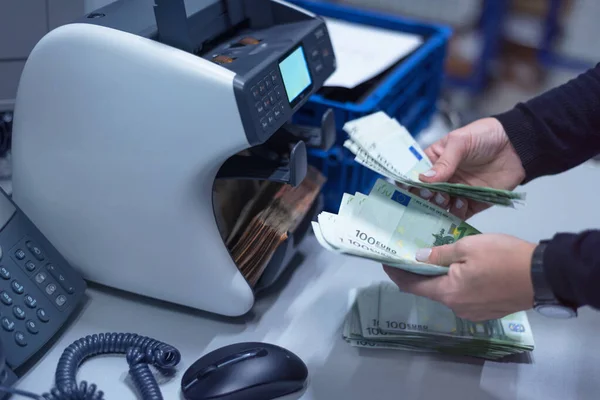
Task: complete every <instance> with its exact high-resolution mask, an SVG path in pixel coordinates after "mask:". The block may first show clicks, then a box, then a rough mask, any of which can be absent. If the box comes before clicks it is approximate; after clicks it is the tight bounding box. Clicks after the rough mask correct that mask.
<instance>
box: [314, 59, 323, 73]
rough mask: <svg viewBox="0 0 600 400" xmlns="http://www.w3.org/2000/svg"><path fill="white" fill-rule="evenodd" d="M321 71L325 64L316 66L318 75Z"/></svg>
mask: <svg viewBox="0 0 600 400" xmlns="http://www.w3.org/2000/svg"><path fill="white" fill-rule="evenodd" d="M321 71H323V64H321V63H320V62H318V63H316V64H315V72H316V73H317V74H320V73H321Z"/></svg>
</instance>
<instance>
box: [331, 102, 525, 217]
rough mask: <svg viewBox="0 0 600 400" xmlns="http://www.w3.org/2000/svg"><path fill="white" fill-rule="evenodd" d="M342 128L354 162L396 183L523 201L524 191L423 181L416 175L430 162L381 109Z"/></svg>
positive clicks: (484, 199)
mask: <svg viewBox="0 0 600 400" xmlns="http://www.w3.org/2000/svg"><path fill="white" fill-rule="evenodd" d="M343 129H344V131H345V132H346V133H347V134H348V137H349V139H347V140H346V141H345V142H344V147H345V148H347V149H348V150H349V151H350V152H352V153H353V154H354V155H355V161H356V162H357V163H359V164H361V165H363V166H365V167H367V168H369V169H371V170H373V171H375V172H377V173H378V174H380V175H382V176H384V177H386V178H388V179H391V180H394V181H396V182H398V183H402V184H404V185H407V186H412V187H417V188H424V189H429V190H431V191H434V192H442V193H448V194H449V195H451V196H458V197H464V198H468V199H472V200H476V201H480V202H484V203H488V204H495V205H502V206H508V207H514V205H515V203H518V202H521V201H523V200H525V193H519V192H514V191H510V190H502V189H494V188H489V187H480V186H470V185H466V184H459V183H447V182H440V183H426V182H422V181H421V180H420V179H419V174H421V173H424V172H426V171H428V170H429V169H431V167H432V166H433V163H432V162H431V160H430V159H429V158H428V157H427V154H426V153H425V152H424V151H423V149H422V148H421V147H420V146H419V144H418V143H417V142H416V141H415V139H414V138H413V137H412V136H411V134H410V133H409V132H408V131H407V130H406V128H405V127H404V126H402V125H401V124H400V123H399V122H398V121H396V120H395V119H393V118H390V117H389V116H388V115H387V114H385V113H384V112H382V111H379V112H376V113H373V114H370V115H367V116H365V117H361V118H358V119H355V120H352V121H349V122H347V123H346V124H345V125H344V128H343Z"/></svg>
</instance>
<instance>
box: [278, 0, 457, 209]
mask: <svg viewBox="0 0 600 400" xmlns="http://www.w3.org/2000/svg"><path fill="white" fill-rule="evenodd" d="M289 2H290V3H294V4H296V5H298V6H299V7H302V8H304V9H306V10H309V11H311V12H313V13H315V14H317V15H321V16H323V17H326V18H327V17H328V18H334V19H339V20H343V21H347V22H352V23H358V24H363V25H370V26H375V27H380V28H384V29H390V30H395V31H401V32H407V33H415V34H418V35H423V36H425V37H426V38H427V39H426V40H425V42H424V43H423V44H422V45H421V46H420V47H419V48H418V49H417V50H415V51H414V52H412V53H411V54H410V55H409V56H407V57H406V58H405V59H404V60H403V61H402V62H401V63H399V64H398V65H397V66H396V67H395V68H394V69H393V70H392V71H391V73H389V74H387V76H386V77H385V78H384V79H382V80H381V81H380V82H379V83H378V85H377V86H376V87H375V88H373V89H372V90H371V91H370V94H369V95H368V96H366V97H365V98H364V99H363V100H362V101H360V102H356V103H353V102H341V101H334V100H331V99H327V98H325V97H324V96H323V95H321V94H315V95H313V96H311V98H310V99H309V100H308V101H307V102H306V104H305V105H304V106H303V107H302V109H300V110H299V111H298V112H297V113H296V115H295V116H294V122H296V123H298V124H303V125H311V126H318V125H319V124H320V121H321V118H322V116H323V114H324V113H325V111H327V109H329V108H331V109H333V111H334V115H335V120H336V129H337V140H336V145H335V146H334V148H332V149H331V150H330V151H329V152H323V151H318V150H313V149H311V150H310V151H309V160H308V161H309V163H310V164H311V165H314V166H315V167H317V168H319V169H320V170H321V171H322V172H323V174H325V175H326V176H327V178H328V182H327V184H326V186H325V187H324V188H323V194H324V199H325V201H324V209H325V211H330V212H337V210H338V208H339V204H340V201H341V199H342V195H343V194H344V192H347V193H351V194H353V193H355V192H357V191H358V192H362V193H366V192H368V191H369V190H370V189H371V186H372V185H373V182H374V181H375V179H377V177H379V175H378V174H376V173H374V172H373V171H371V170H369V169H367V168H365V167H363V166H361V165H360V164H358V163H356V162H354V156H353V155H352V154H351V153H350V152H349V151H347V150H346V149H344V148H343V147H342V144H343V142H344V140H345V139H346V138H347V135H346V134H345V132H344V131H343V130H342V127H343V126H344V124H345V123H346V122H347V121H350V120H353V119H356V118H360V117H362V116H365V115H368V114H371V113H374V112H377V111H385V112H386V113H387V114H388V115H389V116H391V117H394V118H396V119H397V120H398V121H399V122H400V123H401V124H402V125H404V126H405V127H406V128H407V129H408V131H409V132H411V133H412V134H413V135H416V134H418V133H419V132H420V131H421V130H422V129H423V128H425V127H426V126H427V125H428V124H429V122H430V120H431V117H432V116H433V114H434V113H435V111H436V103H437V99H438V96H439V93H440V89H441V86H442V83H443V78H444V62H445V57H446V50H447V44H448V40H449V38H450V35H451V30H450V29H449V28H448V27H445V26H441V25H435V24H426V23H422V22H417V21H414V20H410V19H407V18H402V17H398V16H396V15H387V14H383V13H379V12H374V11H366V10H364V9H360V8H355V7H350V6H344V5H340V4H333V3H329V2H324V1H309V0H290V1H289Z"/></svg>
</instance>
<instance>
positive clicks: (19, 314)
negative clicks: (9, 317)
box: [13, 306, 25, 319]
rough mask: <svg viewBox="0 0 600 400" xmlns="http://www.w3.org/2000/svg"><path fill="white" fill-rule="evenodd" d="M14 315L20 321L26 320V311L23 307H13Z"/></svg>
mask: <svg viewBox="0 0 600 400" xmlns="http://www.w3.org/2000/svg"><path fill="white" fill-rule="evenodd" d="M13 314H14V315H15V317H17V318H18V319H25V310H23V309H22V308H21V306H14V307H13Z"/></svg>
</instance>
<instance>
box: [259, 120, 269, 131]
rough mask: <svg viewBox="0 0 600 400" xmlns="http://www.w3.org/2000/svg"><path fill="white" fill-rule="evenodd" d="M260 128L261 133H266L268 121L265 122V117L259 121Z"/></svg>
mask: <svg viewBox="0 0 600 400" xmlns="http://www.w3.org/2000/svg"><path fill="white" fill-rule="evenodd" d="M260 126H262V128H263V131H266V130H267V129H268V128H269V121H267V117H264V118H263V119H261V120H260Z"/></svg>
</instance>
